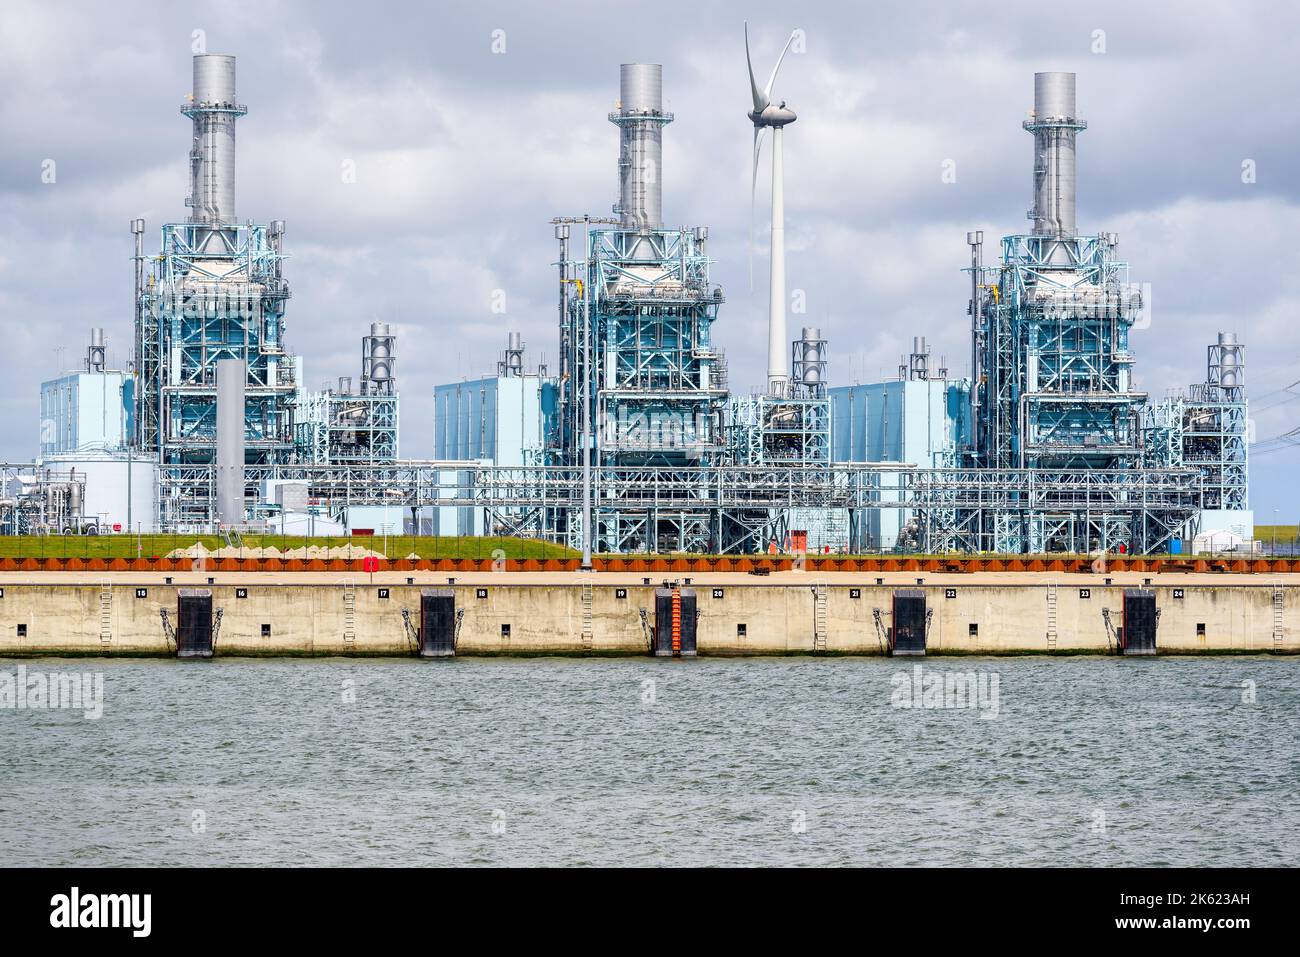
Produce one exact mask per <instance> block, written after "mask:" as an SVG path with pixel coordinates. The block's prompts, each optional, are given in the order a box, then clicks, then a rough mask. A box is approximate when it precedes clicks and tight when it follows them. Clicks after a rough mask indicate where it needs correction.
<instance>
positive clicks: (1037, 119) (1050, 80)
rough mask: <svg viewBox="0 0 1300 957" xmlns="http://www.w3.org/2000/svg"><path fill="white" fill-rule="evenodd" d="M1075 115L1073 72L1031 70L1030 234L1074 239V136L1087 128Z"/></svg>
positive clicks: (1028, 121)
mask: <svg viewBox="0 0 1300 957" xmlns="http://www.w3.org/2000/svg"><path fill="white" fill-rule="evenodd" d="M1087 125H1088V124H1087V123H1084V122H1083V121H1082V120H1080V119H1079V118H1078V116H1077V115H1076V113H1075V105H1074V74H1073V73H1035V74H1034V115H1033V117H1032V118H1031V119H1029V120H1026V121H1025V124H1024V126H1025V129H1026V130H1028V131H1029V132H1031V133H1033V134H1034V208H1033V210H1032V212H1031V214H1030V215H1031V216H1032V218H1033V220H1034V230H1033V232H1034V235H1035V236H1048V237H1051V238H1053V239H1073V238H1074V237H1075V235H1076V232H1075V156H1074V147H1075V137H1076V136H1077V135H1078V133H1079V131H1080V130H1082V129H1086V128H1087Z"/></svg>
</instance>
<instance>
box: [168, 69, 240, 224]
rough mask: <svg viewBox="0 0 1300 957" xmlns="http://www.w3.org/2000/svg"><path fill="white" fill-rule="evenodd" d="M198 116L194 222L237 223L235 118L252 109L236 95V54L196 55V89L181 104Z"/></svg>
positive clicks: (192, 161) (194, 149) (193, 153)
mask: <svg viewBox="0 0 1300 957" xmlns="http://www.w3.org/2000/svg"><path fill="white" fill-rule="evenodd" d="M181 112H182V113H184V114H185V115H186V116H188V117H189V118H190V119H191V120H193V121H194V143H193V146H192V147H191V149H190V195H189V198H188V199H186V200H185V205H186V206H189V207H190V219H189V221H190V222H191V223H204V224H207V225H209V226H233V225H234V224H235V121H236V120H237V119H239V117H241V116H243V115H244V114H245V113H247V112H248V108H247V107H245V106H241V105H240V104H239V103H237V102H236V100H235V58H234V57H233V56H220V55H217V54H200V55H199V56H196V57H195V58H194V92H193V93H191V94H190V99H189V101H188V102H186V103H185V104H184V105H183V106H182V107H181Z"/></svg>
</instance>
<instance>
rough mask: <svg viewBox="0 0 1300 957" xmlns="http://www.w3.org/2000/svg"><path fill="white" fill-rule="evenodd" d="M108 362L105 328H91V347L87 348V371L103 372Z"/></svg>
mask: <svg viewBox="0 0 1300 957" xmlns="http://www.w3.org/2000/svg"><path fill="white" fill-rule="evenodd" d="M106 364H107V361H106V359H105V349H104V330H103V329H91V330H90V348H88V349H87V350H86V371H87V372H103V371H104V366H105V365H106Z"/></svg>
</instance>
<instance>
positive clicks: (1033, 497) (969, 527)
mask: <svg viewBox="0 0 1300 957" xmlns="http://www.w3.org/2000/svg"><path fill="white" fill-rule="evenodd" d="M212 474H213V470H212V469H211V468H208V467H205V466H193V465H191V466H165V467H164V468H163V469H162V474H161V478H160V495H159V502H160V512H161V514H160V516H159V518H160V522H161V526H162V527H165V528H187V527H190V528H201V527H206V526H207V525H208V524H209V523H210V522H211V515H210V508H211V505H210V502H211V497H210V491H211V483H212ZM594 478H595V488H596V496H595V500H596V505H595V507H594V510H593V525H594V529H595V531H596V533H597V535H596V548H597V550H598V551H604V552H649V551H656V550H657V549H658V546H659V545H660V544H661V543H662V540H663V538H664V535H665V533H664V532H663V531H662V530H663V529H673V530H675V531H676V533H677V534H679V535H681V536H683V538H685V539H689V541H690V542H695V541H699V542H701V543H702V545H703V547H701V548H698V549H682V548H674V549H673V550H679V551H680V550H694V551H699V552H704V553H717V554H737V553H746V552H753V551H757V550H759V549H758V548H756V545H761V544H762V541H761V540H758V539H756V538H755V536H756V535H760V534H766V533H771V532H772V523H773V521H774V519H773V516H783V515H786V514H788V513H789V512H790V511H791V510H797V509H801V508H806V509H829V510H835V511H838V512H841V513H842V514H843V516H844V523H845V526H846V527H847V528H849V529H850V530H851V529H852V528H853V527H855V526H856V525H858V524H860V523H859V522H856V521H855V518H857V517H859V516H861V515H862V514H863V513H865V512H867V511H869V510H872V509H905V510H908V511H910V512H912V513H913V514H914V515H915V516H917V519H916V528H917V540H916V542H915V546H916V548H917V550H918V551H924V552H927V553H935V554H941V553H975V552H999V553H1040V552H1048V551H1070V550H1073V551H1080V552H1081V551H1087V550H1089V549H1091V548H1096V547H1098V545H1097V542H1098V541H1100V542H1101V545H1100V547H1102V548H1107V549H1117V548H1118V547H1119V546H1120V545H1124V546H1125V547H1126V548H1127V549H1128V550H1129V551H1132V552H1135V553H1149V552H1154V551H1157V550H1159V549H1160V548H1162V547H1164V546H1165V545H1167V543H1168V542H1169V540H1170V539H1171V538H1174V537H1177V536H1179V535H1182V534H1186V533H1187V532H1188V531H1189V525H1190V523H1191V522H1192V521H1193V520H1194V515H1195V512H1196V510H1197V509H1198V508H1199V507H1200V502H1201V490H1202V482H1203V479H1202V476H1201V475H1200V473H1199V472H1197V471H1196V470H1194V469H1146V470H1141V471H1105V470H1099V469H1093V470H1078V471H1068V472H1058V473H1053V474H1048V473H1044V472H1040V471H1037V470H1032V469H1010V470H1003V469H915V468H909V467H907V466H902V465H860V464H834V465H826V466H803V467H788V466H787V467H782V466H771V467H761V468H754V467H744V466H709V467H700V468H689V469H682V468H655V467H622V466H620V467H602V468H598V469H596V470H595V474H594ZM268 480H282V481H293V482H305V483H307V485H308V487H309V493H310V496H311V498H312V500H313V501H315V502H316V503H317V505H318V507H320V508H322V509H327V510H331V511H337V510H341V509H345V508H347V507H348V506H353V505H391V506H400V507H404V508H424V507H445V506H453V507H462V508H480V509H483V512H484V516H485V526H486V527H490V528H494V529H497V530H499V531H500V532H501V533H503V534H515V535H524V536H529V537H535V538H543V539H547V540H551V541H558V542H567V541H569V532H568V529H569V527H570V525H571V524H572V521H571V520H572V515H573V513H575V512H578V511H579V510H580V508H581V502H582V470H581V469H580V468H576V467H572V466H519V467H506V466H494V465H485V464H475V463H467V462H464V461H451V462H432V461H430V462H397V463H393V464H391V465H351V466H348V465H273V464H272V465H262V466H250V467H249V468H248V472H247V481H248V483H249V484H250V486H257V485H260V484H261V483H262V482H265V481H268ZM652 528H660V529H661V531H660V532H659V533H657V534H650V532H649V531H648V529H652ZM1082 530H1088V531H1089V532H1090V537H1089V538H1088V539H1087V540H1085V539H1083V538H1082V537H1081V535H1082ZM1071 536H1073V537H1071ZM634 544H635V545H637V546H638V547H636V548H633V547H631V546H632V545H634ZM843 550H845V551H850V552H853V551H865V550H867V549H866V547H865V543H863V542H860V541H856V540H855V536H854V535H853V534H852V533H851V531H850V533H849V537H848V540H847V541H846V542H845V543H844V549H843Z"/></svg>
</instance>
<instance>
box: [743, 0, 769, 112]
mask: <svg viewBox="0 0 1300 957" xmlns="http://www.w3.org/2000/svg"><path fill="white" fill-rule="evenodd" d="M745 65H746V66H748V67H749V89H750V92H752V93H753V94H754V112H755V113H762V112H763V110H764V108H766V106H767V103H768V101H767V100H766V99H764V98H763V95H762V94H761V93H759V92H758V84H757V83H756V82H754V61H753V60H751V59H750V58H749V21H748V20H746V21H745Z"/></svg>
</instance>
